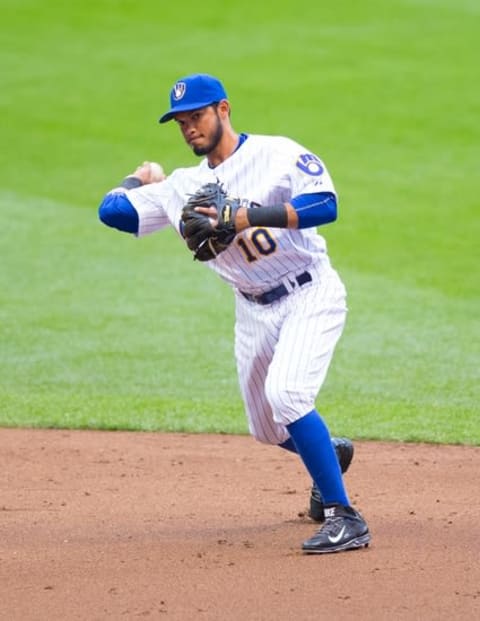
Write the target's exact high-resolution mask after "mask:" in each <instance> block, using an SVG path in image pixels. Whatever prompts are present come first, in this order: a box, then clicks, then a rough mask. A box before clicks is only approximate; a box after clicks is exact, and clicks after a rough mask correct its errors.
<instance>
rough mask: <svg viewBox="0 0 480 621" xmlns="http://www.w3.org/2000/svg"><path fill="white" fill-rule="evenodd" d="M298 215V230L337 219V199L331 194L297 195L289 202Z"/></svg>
mask: <svg viewBox="0 0 480 621" xmlns="http://www.w3.org/2000/svg"><path fill="white" fill-rule="evenodd" d="M290 204H291V205H292V206H293V208H294V209H295V211H296V212H297V215H298V228H299V229H307V228H310V227H313V226H320V225H321V224H328V222H334V221H335V220H336V219H337V198H336V196H335V194H333V192H315V193H314V194H299V195H298V196H295V197H294V198H292V200H291V201H290Z"/></svg>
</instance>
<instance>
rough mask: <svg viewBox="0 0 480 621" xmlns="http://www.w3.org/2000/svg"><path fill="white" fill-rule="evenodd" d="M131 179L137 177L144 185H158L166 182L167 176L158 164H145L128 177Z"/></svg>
mask: <svg viewBox="0 0 480 621" xmlns="http://www.w3.org/2000/svg"><path fill="white" fill-rule="evenodd" d="M128 176H129V177H137V179H140V181H141V182H142V185H146V184H147V183H158V182H159V181H164V180H165V179H166V178H167V176H166V174H165V173H164V171H163V168H162V167H161V166H160V164H157V162H143V164H140V166H137V168H136V169H135V170H134V171H133V173H130V175H128Z"/></svg>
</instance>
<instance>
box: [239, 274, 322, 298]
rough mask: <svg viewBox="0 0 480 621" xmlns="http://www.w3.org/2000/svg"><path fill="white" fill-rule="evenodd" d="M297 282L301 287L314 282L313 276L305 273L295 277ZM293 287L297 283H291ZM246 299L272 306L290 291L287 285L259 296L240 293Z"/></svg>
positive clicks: (279, 286)
mask: <svg viewBox="0 0 480 621" xmlns="http://www.w3.org/2000/svg"><path fill="white" fill-rule="evenodd" d="M295 281H296V282H297V284H298V286H299V287H301V286H302V285H305V284H306V283H307V282H312V275H311V274H310V273H309V272H303V273H302V274H299V275H298V276H295ZM290 282H291V284H292V286H295V283H294V282H292V281H290ZM240 293H241V294H242V295H243V297H244V298H246V299H247V300H249V302H256V303H257V304H262V305H265V304H271V303H272V302H276V301H277V300H279V299H280V298H283V297H284V296H286V295H288V294H289V293H290V291H289V290H288V289H287V287H286V286H285V285H278V287H274V288H273V289H270V291H265V292H264V293H259V294H258V295H253V294H252V293H245V292H244V291H240Z"/></svg>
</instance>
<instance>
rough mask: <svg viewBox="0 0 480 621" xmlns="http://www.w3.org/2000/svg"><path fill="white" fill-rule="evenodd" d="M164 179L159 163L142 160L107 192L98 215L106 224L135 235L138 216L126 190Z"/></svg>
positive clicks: (137, 230)
mask: <svg viewBox="0 0 480 621" xmlns="http://www.w3.org/2000/svg"><path fill="white" fill-rule="evenodd" d="M164 179H165V174H164V172H163V170H162V168H161V166H160V165H159V164H156V163H154V162H144V163H143V164H141V165H140V166H138V167H137V168H136V169H135V171H134V172H133V173H132V174H131V175H128V176H127V177H125V179H124V180H123V181H122V183H121V184H120V186H119V187H117V188H114V189H113V190H111V191H110V192H108V194H107V195H106V196H105V197H104V199H103V201H102V202H101V204H100V206H99V208H98V217H99V218H100V220H101V221H102V222H103V223H104V224H106V225H107V226H110V227H112V228H115V229H118V230H119V231H123V232H125V233H133V234H134V235H137V234H138V232H139V216H138V212H137V210H136V209H135V207H134V206H133V205H132V203H131V202H130V200H129V198H128V194H127V192H128V190H133V189H135V188H139V187H140V186H142V185H146V184H148V183H154V182H158V181H163V180H164Z"/></svg>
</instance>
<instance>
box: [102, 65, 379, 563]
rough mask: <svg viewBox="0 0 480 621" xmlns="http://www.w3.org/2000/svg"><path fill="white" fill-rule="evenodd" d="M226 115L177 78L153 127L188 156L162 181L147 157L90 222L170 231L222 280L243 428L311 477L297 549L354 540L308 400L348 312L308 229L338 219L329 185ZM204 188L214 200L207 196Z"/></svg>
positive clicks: (328, 446)
mask: <svg viewBox="0 0 480 621" xmlns="http://www.w3.org/2000/svg"><path fill="white" fill-rule="evenodd" d="M230 112H231V109H230V103H229V100H228V98H227V94H226V92H225V89H224V86H223V84H222V83H221V82H220V81H219V80H218V79H217V78H215V77H213V76H210V75H207V74H193V75H188V76H186V77H184V78H182V79H180V80H178V81H177V82H176V84H175V85H174V86H173V88H172V90H171V93H170V108H169V110H168V111H167V112H166V113H165V114H163V116H162V117H161V118H160V120H159V122H160V123H166V122H168V121H170V120H174V121H175V122H176V123H177V125H178V127H179V129H180V132H181V134H182V136H183V138H184V140H185V142H186V143H187V145H188V146H189V147H190V148H191V149H192V150H193V152H194V153H195V154H196V155H198V156H202V159H201V161H200V163H199V164H198V165H197V166H193V167H189V168H178V169H176V170H174V171H173V172H172V173H171V174H170V175H169V176H168V177H165V176H164V174H163V173H162V171H161V170H160V169H159V167H158V165H157V166H152V165H150V163H148V162H145V163H144V164H142V165H141V166H139V167H138V168H137V169H136V170H135V171H134V172H133V173H132V174H130V175H128V176H127V177H126V178H125V179H124V181H123V182H122V183H121V185H120V187H118V188H115V189H113V190H111V191H110V192H108V193H107V194H106V196H105V197H104V199H103V201H102V203H101V205H100V208H99V217H100V219H101V220H102V222H104V223H105V224H106V225H108V226H111V227H114V228H117V229H119V230H121V231H125V232H129V233H133V234H134V235H136V236H139V237H141V236H143V235H147V234H149V233H153V232H155V231H159V230H160V229H162V228H164V227H166V226H169V225H171V226H173V227H174V228H175V229H176V231H177V232H178V234H179V236H180V238H181V239H182V240H183V241H184V242H186V243H187V245H188V247H189V248H190V249H191V250H192V251H193V252H194V256H195V257H196V258H197V259H199V260H200V261H203V262H205V263H206V265H207V266H208V267H210V268H211V269H212V270H214V271H215V272H216V273H217V274H218V275H219V276H220V278H222V279H223V280H225V281H226V282H227V283H228V284H229V285H230V286H231V287H232V289H233V291H234V295H235V357H236V363H237V371H238V378H239V383H240V390H241V394H242V397H243V401H244V404H245V410H246V414H247V418H248V423H249V429H250V432H251V434H252V435H253V436H254V437H255V438H256V439H257V440H259V441H261V442H266V443H269V444H275V445H278V446H280V447H282V448H284V449H286V450H289V451H292V452H295V453H297V454H298V456H299V457H300V459H301V460H302V462H303V464H304V466H305V468H306V470H307V471H308V473H309V474H310V476H311V477H312V479H313V482H314V484H313V489H312V500H311V503H312V504H311V509H312V507H313V508H314V509H316V510H317V514H316V515H313V516H312V517H314V518H315V519H317V520H318V521H322V522H323V523H322V525H321V527H320V528H319V530H318V531H317V532H316V533H315V534H314V535H313V536H312V537H311V538H310V539H308V540H307V541H305V542H304V543H303V545H302V549H303V551H304V552H306V553H318V554H321V553H328V552H337V551H340V550H348V549H352V548H361V547H366V546H368V544H369V542H370V533H369V530H368V527H367V524H366V522H365V520H364V519H363V517H362V516H361V515H360V513H359V512H358V511H357V510H356V509H354V508H353V507H352V505H351V502H350V499H349V497H348V494H347V491H346V488H345V485H344V481H343V478H342V470H343V471H345V470H346V468H347V467H348V465H349V463H350V460H351V457H352V454H353V448H352V446H351V444H350V443H349V442H348V441H345V440H341V439H340V440H336V441H335V440H334V441H333V442H332V438H331V436H330V433H329V430H328V427H327V425H326V423H325V421H324V419H323V417H322V416H321V415H320V413H319V412H318V411H317V410H316V408H315V400H316V397H317V394H318V392H319V390H320V388H321V386H322V384H323V382H324V380H325V377H326V374H327V370H328V367H329V365H330V362H331V359H332V356H333V352H334V349H335V346H336V344H337V341H338V339H339V338H340V335H341V333H342V330H343V327H344V323H345V318H346V312H347V308H346V292H345V288H344V285H343V283H342V281H341V280H340V278H339V276H338V274H337V272H336V271H335V270H334V269H333V267H332V265H331V263H330V260H329V256H328V254H327V248H326V243H325V240H324V239H323V237H322V236H320V235H319V234H318V231H317V227H318V226H321V225H325V224H328V223H329V222H333V221H334V220H335V219H336V217H337V197H336V193H335V189H334V185H333V182H332V179H331V177H330V174H329V172H328V170H327V168H326V166H325V164H324V162H323V161H322V160H321V159H320V158H319V157H318V156H317V155H316V154H315V153H312V152H311V151H310V150H309V149H308V148H306V147H304V146H302V145H300V144H298V143H297V142H295V141H293V140H291V139H289V138H286V137H281V136H263V135H255V134H247V133H237V132H236V131H235V130H234V128H233V127H232V124H231V121H230ZM203 156H204V157H203ZM212 188H213V189H214V190H215V192H216V195H217V197H218V196H223V199H222V200H220V199H218V200H217V199H214V198H213V197H212V195H211V194H210V195H209V196H208V197H206V198H205V194H207V192H206V189H208V190H209V191H210V190H211V189H212ZM222 192H223V194H222ZM232 197H233V198H232ZM342 457H343V463H342ZM339 458H340V459H339ZM319 507H320V509H321V511H320V513H321V515H318V511H319ZM312 513H314V512H312Z"/></svg>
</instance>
